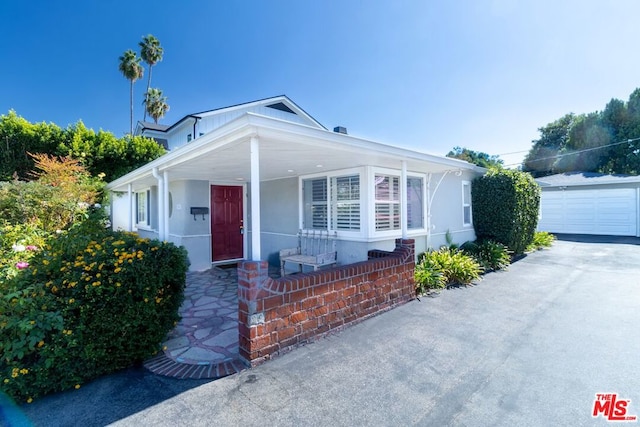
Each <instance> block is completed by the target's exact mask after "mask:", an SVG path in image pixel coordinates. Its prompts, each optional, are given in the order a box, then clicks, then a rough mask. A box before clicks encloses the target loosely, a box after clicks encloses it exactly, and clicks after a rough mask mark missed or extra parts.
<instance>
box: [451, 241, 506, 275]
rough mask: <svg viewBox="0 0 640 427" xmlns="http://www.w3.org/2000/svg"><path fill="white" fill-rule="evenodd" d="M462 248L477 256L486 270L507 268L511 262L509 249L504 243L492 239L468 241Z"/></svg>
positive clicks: (477, 259)
mask: <svg viewBox="0 0 640 427" xmlns="http://www.w3.org/2000/svg"><path fill="white" fill-rule="evenodd" d="M461 249H462V250H464V251H465V252H466V253H468V254H469V255H471V256H472V257H473V258H475V260H476V261H478V264H480V266H481V267H482V269H483V270H484V271H485V272H488V271H495V270H506V269H507V268H508V267H509V265H510V264H511V254H510V252H509V249H508V248H507V247H506V246H505V245H503V244H502V243H498V242H494V241H492V240H485V241H482V242H477V241H476V242H466V243H465V244H464V245H462V247H461Z"/></svg>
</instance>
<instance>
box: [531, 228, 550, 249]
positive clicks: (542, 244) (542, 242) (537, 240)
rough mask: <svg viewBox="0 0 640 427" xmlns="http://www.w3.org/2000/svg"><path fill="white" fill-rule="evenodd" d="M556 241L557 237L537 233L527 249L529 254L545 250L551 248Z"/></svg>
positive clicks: (546, 233) (543, 232)
mask: <svg viewBox="0 0 640 427" xmlns="http://www.w3.org/2000/svg"><path fill="white" fill-rule="evenodd" d="M555 240H556V236H554V235H553V234H551V233H549V232H547V231H536V233H535V234H534V235H533V241H532V242H531V244H530V245H529V246H528V247H527V252H532V251H536V250H538V249H543V248H550V247H551V245H553V242H554V241H555Z"/></svg>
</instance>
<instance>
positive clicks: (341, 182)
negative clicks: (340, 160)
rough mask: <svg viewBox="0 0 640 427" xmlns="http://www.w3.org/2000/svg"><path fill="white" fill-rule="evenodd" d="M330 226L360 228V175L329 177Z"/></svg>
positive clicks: (341, 228) (345, 228) (339, 228)
mask: <svg viewBox="0 0 640 427" xmlns="http://www.w3.org/2000/svg"><path fill="white" fill-rule="evenodd" d="M331 228H332V229H333V230H350V231H358V230H360V176H359V175H349V176H335V177H332V178H331Z"/></svg>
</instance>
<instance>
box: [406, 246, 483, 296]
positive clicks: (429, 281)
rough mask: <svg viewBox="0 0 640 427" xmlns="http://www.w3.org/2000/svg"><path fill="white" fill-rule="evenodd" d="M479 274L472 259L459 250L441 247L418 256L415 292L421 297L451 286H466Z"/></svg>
mask: <svg viewBox="0 0 640 427" xmlns="http://www.w3.org/2000/svg"><path fill="white" fill-rule="evenodd" d="M481 274H482V267H481V266H480V264H478V262H477V261H476V260H475V259H473V257H471V256H470V255H467V254H466V253H464V252H463V251H461V250H459V249H453V248H448V247H442V248H440V249H439V250H437V251H429V252H425V253H424V254H423V255H421V256H420V259H419V261H418V264H417V265H416V268H415V274H414V277H415V281H416V292H417V294H418V295H421V294H423V293H425V292H426V291H427V290H430V289H442V288H444V287H446V286H450V285H453V284H461V285H468V284H470V283H471V282H473V281H474V280H477V279H479V278H480V275H481Z"/></svg>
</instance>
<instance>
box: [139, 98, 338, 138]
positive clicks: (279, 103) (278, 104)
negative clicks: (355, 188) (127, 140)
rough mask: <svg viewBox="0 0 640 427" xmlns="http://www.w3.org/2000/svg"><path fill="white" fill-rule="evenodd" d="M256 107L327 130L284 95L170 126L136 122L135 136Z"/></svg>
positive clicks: (198, 115)
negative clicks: (266, 108) (283, 114)
mask: <svg viewBox="0 0 640 427" xmlns="http://www.w3.org/2000/svg"><path fill="white" fill-rule="evenodd" d="M257 106H265V107H269V108H273V109H275V110H279V111H284V112H286V113H291V114H295V115H297V116H301V117H303V118H304V119H306V121H307V122H308V124H309V125H311V126H314V127H318V128H320V129H325V130H327V128H326V127H324V126H323V125H322V124H321V123H320V122H318V121H317V120H316V119H314V118H313V117H312V116H311V115H310V114H309V113H307V112H306V111H304V110H303V109H302V108H301V107H299V106H298V105H297V104H296V103H295V102H293V101H292V100H291V99H289V97H287V96H286V95H278V96H273V97H269V98H263V99H259V100H257V101H251V102H244V103H242V104H235V105H231V106H228V107H221V108H215V109H213V110H206V111H201V112H199V113H193V114H187V115H186V116H184V117H182V118H181V119H180V120H178V121H177V122H175V123H174V124H172V125H157V124H155V123H149V122H138V126H137V127H136V134H139V133H142V132H143V131H144V130H152V131H157V132H169V131H171V130H172V129H173V128H175V127H176V126H179V125H180V124H182V123H183V122H185V121H186V120H189V119H193V120H199V119H202V118H204V117H209V116H213V115H217V114H224V113H228V112H231V111H235V110H240V109H247V110H248V109H250V108H253V107H257Z"/></svg>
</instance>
